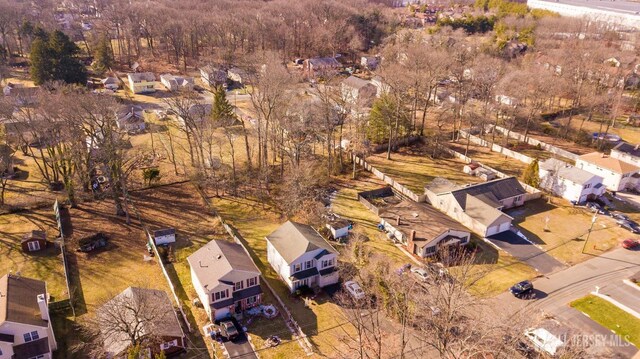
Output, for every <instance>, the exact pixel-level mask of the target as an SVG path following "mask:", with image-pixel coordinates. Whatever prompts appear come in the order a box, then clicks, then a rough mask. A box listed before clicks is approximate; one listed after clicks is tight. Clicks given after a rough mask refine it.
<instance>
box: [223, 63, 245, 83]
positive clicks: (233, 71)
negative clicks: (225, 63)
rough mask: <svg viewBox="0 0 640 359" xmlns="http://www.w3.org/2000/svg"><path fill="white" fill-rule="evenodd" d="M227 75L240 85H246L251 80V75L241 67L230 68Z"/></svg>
mask: <svg viewBox="0 0 640 359" xmlns="http://www.w3.org/2000/svg"><path fill="white" fill-rule="evenodd" d="M227 76H228V77H229V80H231V81H233V82H235V83H237V84H240V85H245V84H246V83H247V82H249V75H248V74H247V72H246V71H245V70H243V69H241V68H239V67H232V68H230V69H229V71H227Z"/></svg>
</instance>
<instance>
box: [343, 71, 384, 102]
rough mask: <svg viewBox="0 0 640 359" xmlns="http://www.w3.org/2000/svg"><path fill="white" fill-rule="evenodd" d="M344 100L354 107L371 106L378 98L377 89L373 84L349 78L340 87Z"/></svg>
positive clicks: (356, 78) (352, 77)
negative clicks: (357, 105)
mask: <svg viewBox="0 0 640 359" xmlns="http://www.w3.org/2000/svg"><path fill="white" fill-rule="evenodd" d="M340 90H341V92H342V98H343V99H345V101H347V102H348V103H350V104H352V105H356V104H360V105H363V106H370V105H371V104H372V103H373V99H374V98H375V97H376V93H377V88H376V86H374V85H373V84H372V83H371V82H369V81H366V80H363V79H361V78H358V77H355V76H349V77H347V78H346V79H345V80H343V81H342V84H341V86H340Z"/></svg>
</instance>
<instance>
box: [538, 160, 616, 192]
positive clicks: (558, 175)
mask: <svg viewBox="0 0 640 359" xmlns="http://www.w3.org/2000/svg"><path fill="white" fill-rule="evenodd" d="M538 174H539V177H540V187H541V188H544V189H546V190H548V191H551V192H552V193H553V194H555V195H558V196H560V197H562V198H564V199H566V200H568V201H571V202H574V203H583V202H585V201H587V200H588V199H594V198H597V197H599V196H601V195H602V194H603V193H604V192H605V190H606V187H605V186H604V185H603V184H602V181H603V180H604V179H603V178H602V177H600V176H598V175H595V174H593V173H590V172H587V171H585V170H583V169H581V168H577V167H574V166H571V165H570V164H568V163H566V162H564V161H560V160H557V159H555V158H549V159H547V160H545V161H543V162H540V165H539V173H538Z"/></svg>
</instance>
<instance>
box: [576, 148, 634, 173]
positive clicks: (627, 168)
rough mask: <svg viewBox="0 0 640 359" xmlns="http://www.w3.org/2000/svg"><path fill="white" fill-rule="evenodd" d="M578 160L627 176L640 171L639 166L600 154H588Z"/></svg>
mask: <svg viewBox="0 0 640 359" xmlns="http://www.w3.org/2000/svg"><path fill="white" fill-rule="evenodd" d="M578 160H582V161H584V162H588V163H591V164H594V165H596V166H598V167H602V168H606V169H608V170H610V171H613V172H615V173H621V174H625V173H630V172H638V171H640V168H639V167H637V166H634V165H632V164H630V163H627V162H624V161H620V160H619V159H617V158H613V157H609V156H607V155H605V154H603V153H600V152H591V153H587V154H586V155H582V156H580V157H578Z"/></svg>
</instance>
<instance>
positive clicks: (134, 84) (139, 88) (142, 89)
mask: <svg viewBox="0 0 640 359" xmlns="http://www.w3.org/2000/svg"><path fill="white" fill-rule="evenodd" d="M127 80H128V81H129V89H130V90H131V92H133V93H134V94H139V93H151V92H156V75H154V74H153V73H152V72H133V73H129V74H127Z"/></svg>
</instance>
